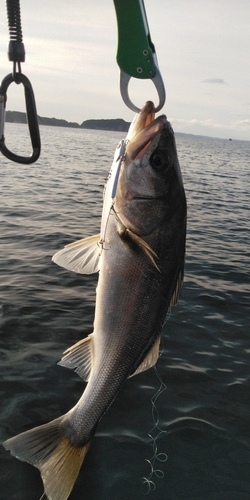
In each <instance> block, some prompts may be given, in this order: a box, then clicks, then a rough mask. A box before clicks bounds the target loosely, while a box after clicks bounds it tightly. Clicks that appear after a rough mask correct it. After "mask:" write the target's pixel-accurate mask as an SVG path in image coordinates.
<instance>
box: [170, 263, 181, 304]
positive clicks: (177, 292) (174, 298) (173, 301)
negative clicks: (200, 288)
mask: <svg viewBox="0 0 250 500" xmlns="http://www.w3.org/2000/svg"><path fill="white" fill-rule="evenodd" d="M183 277H184V261H183V263H182V265H181V269H180V271H179V274H178V277H177V281H176V285H175V289H174V292H173V295H172V297H171V301H170V305H169V307H170V308H171V307H174V306H177V304H178V300H179V298H180V296H181V290H182V285H183Z"/></svg>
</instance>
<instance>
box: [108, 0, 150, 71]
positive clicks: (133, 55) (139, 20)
mask: <svg viewBox="0 0 250 500" xmlns="http://www.w3.org/2000/svg"><path fill="white" fill-rule="evenodd" d="M113 1H114V5H115V10H116V17H117V24H118V48H117V55H116V60H117V63H118V66H120V68H121V70H122V71H124V72H125V73H127V74H128V75H130V76H133V77H135V78H153V77H154V76H155V73H156V64H155V56H154V55H155V48H154V45H153V43H152V41H151V39H150V33H149V29H148V24H147V17H146V12H145V8H144V4H143V0H113Z"/></svg>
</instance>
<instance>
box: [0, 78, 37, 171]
mask: <svg viewBox="0 0 250 500" xmlns="http://www.w3.org/2000/svg"><path fill="white" fill-rule="evenodd" d="M12 82H15V83H18V84H20V83H22V85H23V86H24V94H25V105H26V116H27V123H28V127H29V134H30V140H31V144H32V150H33V152H32V154H31V156H20V155H17V154H15V153H12V151H10V150H9V149H8V148H7V146H6V145H5V137H4V123H5V107H6V101H7V90H8V87H9V85H10V84H11V83H12ZM0 151H1V152H2V153H3V155H4V156H6V158H8V159H9V160H12V161H15V162H17V163H24V164H26V165H28V164H29V163H34V162H35V161H37V160H38V158H39V156H40V151H41V141H40V133H39V127H38V118H37V112H36V103H35V96H34V92H33V89H32V85H31V83H30V81H29V79H28V78H27V77H26V76H25V75H24V74H23V73H19V72H18V73H15V74H14V72H13V74H9V75H7V76H6V77H5V78H4V79H3V81H2V83H1V86H0Z"/></svg>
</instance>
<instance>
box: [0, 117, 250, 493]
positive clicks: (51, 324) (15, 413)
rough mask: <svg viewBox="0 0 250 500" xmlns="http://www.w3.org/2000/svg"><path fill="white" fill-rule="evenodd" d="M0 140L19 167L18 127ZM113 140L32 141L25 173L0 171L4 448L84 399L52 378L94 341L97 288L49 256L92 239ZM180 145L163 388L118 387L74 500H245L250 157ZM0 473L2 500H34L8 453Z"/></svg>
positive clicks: (246, 149) (77, 135)
mask: <svg viewBox="0 0 250 500" xmlns="http://www.w3.org/2000/svg"><path fill="white" fill-rule="evenodd" d="M6 137H8V142H7V145H8V147H9V148H10V149H12V150H14V151H15V152H17V153H19V154H24V155H27V154H28V151H29V144H28V142H27V138H26V127H25V126H24V125H17V124H6ZM122 137H123V134H122V133H118V132H107V131H90V130H81V129H70V128H57V127H41V138H42V154H41V157H40V159H39V161H38V162H37V163H36V164H35V165H30V166H23V165H19V164H14V163H11V162H10V161H8V160H7V159H6V158H4V157H3V156H1V158H0V165H1V167H0V186H1V194H0V367H1V384H0V388H1V400H0V404H1V427H0V439H1V442H2V441H4V440H5V439H7V438H9V437H12V436H14V435H16V434H18V433H20V432H23V431H25V430H27V429H30V428H32V427H34V426H37V425H40V424H43V423H46V422H48V421H50V420H52V419H54V418H56V417H58V416H59V415H61V414H63V413H65V412H67V411H68V410H69V409H70V408H71V407H72V406H73V405H74V404H75V403H76V402H77V400H78V398H79V397H80V395H81V393H82V390H83V388H84V383H83V381H82V380H81V379H80V378H79V377H78V375H76V374H75V373H74V372H71V371H70V370H67V369H64V368H62V367H60V366H58V365H57V362H58V361H59V360H60V358H61V355H62V352H63V351H64V350H65V349H66V348H67V347H69V346H71V345H72V344H74V343H75V342H77V341H78V340H80V339H82V338H83V337H85V336H86V335H88V334H89V333H91V331H92V325H93V318H94V306H95V289H96V283H97V275H93V276H81V275H77V274H74V273H71V272H69V271H66V270H64V269H61V268H59V267H57V266H56V265H55V264H53V263H52V262H51V256H52V255H53V254H54V253H55V252H56V251H57V250H58V249H60V248H62V247H63V246H64V245H66V244H68V243H70V242H72V241H74V240H76V239H80V238H83V237H86V236H90V235H92V234H97V233H98V232H99V228H100V216H101V209H102V196H103V185H104V182H105V178H106V176H107V173H108V171H109V168H110V166H111V163H112V160H113V154H114V150H115V147H116V146H117V144H118V142H119V140H120V139H121V138H122ZM176 140H177V148H178V154H179V160H180V165H181V169H182V174H183V180H184V185H185V190H186V195H187V204H188V229H187V252H186V265H185V281H184V286H183V292H182V297H181V299H180V301H179V304H178V307H177V308H176V309H174V310H172V312H171V315H170V316H169V318H168V321H167V323H166V325H165V326H164V329H163V334H162V338H163V342H162V354H161V357H160V359H159V361H158V363H157V372H156V371H155V370H154V369H151V370H149V371H147V372H145V373H142V374H140V375H138V376H136V377H134V378H132V379H130V380H129V381H128V382H127V383H126V384H125V386H124V388H123V389H122V391H121V392H120V394H119V396H118V397H117V399H116V400H115V402H114V403H113V405H112V407H111V408H110V409H109V410H108V412H107V413H106V414H105V416H104V418H103V420H102V421H101V423H100V425H99V426H98V430H97V433H96V436H95V439H94V440H93V443H92V445H91V447H90V450H89V453H88V455H87V457H86V460H85V462H84V465H83V467H82V469H81V472H80V474H79V477H78V479H77V482H76V485H75V487H74V490H73V492H72V494H71V497H70V498H71V500H142V499H144V498H148V499H150V500H249V498H250V326H249V323H250V321H249V319H250V307H249V301H250V265H249V262H250V223H249V220H250V210H249V206H250V142H244V141H228V140H220V139H210V138H200V137H195V136H193V137H192V136H181V135H180V136H179V135H177V137H176ZM6 141H7V139H6ZM160 387H162V389H164V390H163V391H162V392H161V393H160V394H159V395H158V397H157V398H156V402H155V403H152V402H151V400H152V398H154V397H155V396H156V394H157V391H158V390H159V389H160ZM157 412H158V413H157ZM155 424H157V428H155V429H153V428H154V427H155ZM157 436H158V437H157ZM157 457H158V459H159V460H158V459H157ZM0 467H1V468H0V498H1V500H38V499H39V498H40V496H41V495H42V492H43V487H42V481H41V479H40V475H39V472H38V470H37V469H35V468H34V467H32V466H30V465H28V464H26V463H22V462H20V461H18V460H16V459H15V458H13V457H11V456H10V454H9V453H8V452H7V451H5V450H4V449H3V448H1V450H0ZM143 478H144V479H143Z"/></svg>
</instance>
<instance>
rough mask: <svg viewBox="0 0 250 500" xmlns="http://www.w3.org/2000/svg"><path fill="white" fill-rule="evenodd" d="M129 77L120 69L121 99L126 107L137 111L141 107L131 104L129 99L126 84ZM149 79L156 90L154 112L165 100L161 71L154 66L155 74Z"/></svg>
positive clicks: (158, 109) (160, 107)
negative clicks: (156, 96)
mask: <svg viewBox="0 0 250 500" xmlns="http://www.w3.org/2000/svg"><path fill="white" fill-rule="evenodd" d="M131 78H132V77H131V76H130V75H128V74H127V73H125V72H124V71H123V70H121V73H120V92H121V96H122V99H123V101H124V103H125V104H126V106H128V108H130V109H132V111H135V112H136V113H139V112H140V111H141V108H138V107H137V106H136V105H135V104H133V102H132V101H131V99H130V97H129V95H128V84H129V81H130V79H131ZM151 80H152V82H153V83H154V85H155V88H156V90H157V93H158V97H159V104H158V106H156V108H155V112H156V113H157V112H158V111H160V110H161V109H162V108H163V106H164V104H165V101H166V91H165V87H164V83H163V80H162V76H161V73H160V71H159V69H158V68H157V67H156V72H155V76H154V77H153V78H151Z"/></svg>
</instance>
